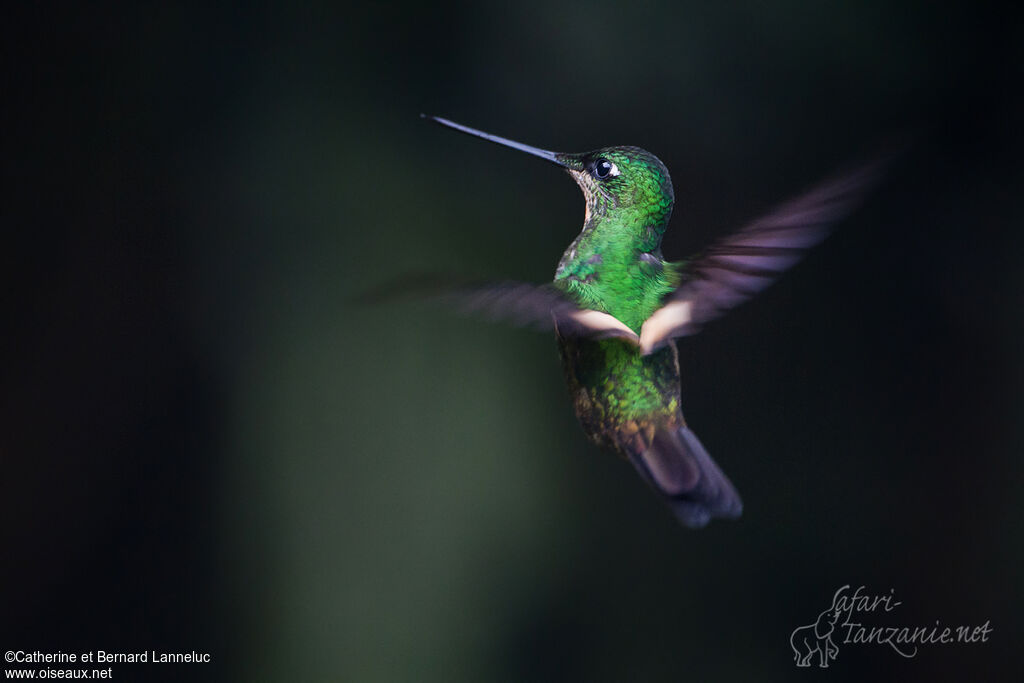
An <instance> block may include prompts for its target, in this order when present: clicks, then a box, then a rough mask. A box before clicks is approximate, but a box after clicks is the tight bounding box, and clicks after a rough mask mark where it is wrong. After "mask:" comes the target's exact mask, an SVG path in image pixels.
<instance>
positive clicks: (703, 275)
mask: <svg viewBox="0 0 1024 683" xmlns="http://www.w3.org/2000/svg"><path fill="white" fill-rule="evenodd" d="M881 167H882V163H881V162H874V163H871V164H867V165H864V166H861V167H859V168H857V169H856V170H854V171H852V172H849V173H846V174H842V175H839V176H836V177H833V178H832V179H830V180H827V181H825V182H824V183H822V184H821V185H818V186H817V187H815V188H814V189H812V190H811V191H810V192H808V193H807V194H805V195H803V196H801V197H798V198H797V199H794V200H792V201H790V202H787V203H786V204H783V205H782V206H780V207H778V208H777V209H775V211H773V212H772V213H770V214H768V215H767V216H764V217H762V218H759V219H758V220H756V221H754V222H753V223H751V224H750V225H748V226H747V227H745V228H743V229H742V230H740V231H739V232H737V233H735V234H733V235H730V236H729V237H727V238H725V239H724V240H722V241H721V242H719V243H718V244H716V245H714V246H712V247H711V248H710V249H708V250H707V251H705V252H704V253H703V254H701V255H699V256H698V257H696V258H694V259H693V260H692V261H690V262H689V263H687V264H686V266H685V269H684V271H683V283H682V284H681V285H680V286H679V287H678V288H677V289H676V290H675V291H674V292H673V293H672V294H670V295H669V297H668V298H667V299H666V301H665V304H664V305H663V306H662V307H661V308H659V309H658V310H657V311H655V312H654V314H652V315H651V317H650V318H648V319H647V321H646V322H645V323H644V325H643V328H642V329H641V331H640V346H641V348H642V349H643V352H644V353H650V352H652V351H654V350H655V349H658V348H660V347H661V346H664V345H665V344H666V343H667V342H668V340H670V339H673V338H675V337H683V336H686V335H690V334H694V333H696V332H698V331H699V330H700V328H701V326H702V325H703V324H704V323H706V322H707V321H709V320H713V319H714V318H717V317H719V316H720V315H722V314H724V313H725V312H726V311H728V310H729V309H731V308H732V307H733V306H736V305H738V304H740V303H742V302H744V301H746V300H747V299H749V298H750V297H752V296H754V295H755V294H757V293H758V292H760V291H761V290H762V289H764V288H765V287H767V286H768V285H770V284H771V283H772V282H773V281H774V280H775V278H777V277H778V276H779V275H780V274H781V273H782V272H783V271H784V270H786V269H787V268H789V267H790V266H792V265H793V264H794V263H796V262H797V261H799V260H800V259H801V257H803V254H804V252H805V251H807V249H809V248H810V247H813V246H814V245H816V244H818V243H819V242H821V241H822V240H823V239H825V237H826V236H828V233H829V232H830V231H831V229H832V226H833V225H834V224H835V222H836V221H838V220H839V219H841V218H843V217H844V216H845V215H847V214H848V213H849V212H850V211H851V210H852V209H853V208H854V207H855V206H856V205H857V204H858V203H859V202H860V200H861V199H862V197H863V196H864V194H865V193H866V191H867V189H868V188H869V187H870V186H871V185H872V183H873V181H874V180H876V179H877V177H878V175H879V171H880V170H881Z"/></svg>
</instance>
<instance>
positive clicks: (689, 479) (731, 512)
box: [628, 427, 743, 529]
mask: <svg viewBox="0 0 1024 683" xmlns="http://www.w3.org/2000/svg"><path fill="white" fill-rule="evenodd" d="M628 454H629V459H630V460H631V461H632V463H633V465H634V466H635V467H636V469H637V471H638V472H639V473H640V476H641V477H642V478H643V479H644V480H645V481H646V482H647V483H648V484H650V485H651V487H653V488H654V490H656V491H657V492H658V493H659V494H661V496H662V497H663V498H664V499H665V501H666V502H667V503H668V504H669V507H671V508H672V511H673V512H675V514H676V517H678V518H679V521H680V522H682V523H683V524H685V525H686V526H688V527H690V528H694V529H698V528H700V527H703V526H705V525H707V523H708V522H709V521H711V519H712V518H713V517H723V518H727V519H735V518H736V517H739V516H740V514H741V513H742V512H743V501H742V500H740V496H739V494H738V493H736V489H735V488H734V487H733V485H732V482H730V481H729V478H728V477H726V476H725V474H723V473H722V470H721V469H719V468H718V465H716V464H715V461H714V460H712V459H711V456H710V455H708V452H707V451H706V450H704V446H703V445H701V443H700V440H699V439H698V438H697V435H696V434H694V433H693V431H691V430H690V428H689V427H677V428H672V429H663V430H661V431H659V432H656V433H655V435H654V438H653V439H652V440H651V443H650V445H649V446H647V448H646V449H636V448H634V449H629V450H628Z"/></svg>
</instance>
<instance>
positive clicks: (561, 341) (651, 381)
mask: <svg viewBox="0 0 1024 683" xmlns="http://www.w3.org/2000/svg"><path fill="white" fill-rule="evenodd" d="M421 116H422V117H423V118H428V119H430V120H432V121H435V122H437V123H439V124H441V125H443V126H447V127H449V128H453V129H455V130H457V131H461V132H463V133H467V134H469V135H473V136H476V137H478V138H482V139H484V140H488V141H490V142H494V143H497V144H499V145H503V146H505V147H510V148H512V149H515V150H518V151H520V152H525V153H527V154H532V155H533V156H536V157H540V158H542V159H546V160H547V161H549V162H551V163H554V164H557V165H558V166H561V167H562V168H564V169H565V170H566V171H568V173H569V175H570V176H572V178H573V179H574V180H575V181H576V183H577V185H579V187H580V189H581V190H582V191H583V197H584V199H585V201H586V211H585V214H584V219H583V229H582V230H581V231H580V233H579V235H578V236H577V237H576V239H574V240H573V241H572V243H571V244H570V245H569V247H568V248H567V249H566V250H565V253H563V254H562V258H561V260H560V261H559V262H558V266H557V268H556V270H555V275H554V279H553V280H552V281H551V282H549V283H544V284H534V283H526V282H510V281H502V282H490V283H488V282H483V283H473V284H462V285H458V286H450V287H446V288H445V292H444V296H445V297H446V298H448V299H450V300H452V301H453V302H454V303H456V304H458V305H459V306H460V307H461V308H462V309H463V310H464V311H465V312H470V313H482V314H485V315H487V316H489V317H491V318H493V319H498V320H504V321H506V322H511V323H514V324H518V325H525V326H534V327H539V328H541V329H547V330H549V331H550V330H553V331H554V334H555V337H556V339H557V342H558V347H559V352H560V356H561V362H562V367H563V370H564V373H565V377H566V381H567V384H568V387H569V392H570V394H571V397H572V401H573V406H574V408H575V412H576V416H577V418H578V420H579V422H580V425H581V426H582V427H583V431H584V432H585V433H586V435H587V436H588V437H589V439H590V440H591V441H593V442H594V443H596V444H597V445H599V446H603V447H606V448H609V449H611V450H614V451H616V452H618V453H619V454H620V455H621V456H622V457H624V458H625V459H627V460H628V461H629V462H630V463H632V464H633V466H634V467H635V468H636V470H637V472H638V473H639V474H640V477H641V478H642V479H643V480H644V481H646V482H647V484H648V485H650V487H651V488H652V489H653V490H654V491H655V492H656V493H657V494H658V495H659V496H660V497H661V498H662V499H663V500H664V501H665V502H666V503H667V504H668V506H669V507H670V508H671V510H672V511H673V512H674V513H675V515H676V517H677V518H678V519H679V521H680V522H682V524H684V525H685V526H687V527H691V528H700V527H703V526H705V525H707V524H708V522H709V521H710V520H711V519H712V518H725V519H734V518H737V517H739V516H740V515H741V513H742V511H743V502H742V500H741V499H740V495H739V493H737V491H736V488H735V487H734V486H733V484H732V482H731V481H730V480H729V478H728V477H726V475H725V474H724V473H723V472H722V470H721V469H720V468H719V466H718V465H717V464H716V463H715V461H714V460H712V458H711V456H710V455H708V452H707V450H705V448H704V446H703V445H702V444H701V442H700V440H699V439H698V438H697V435H696V434H695V433H694V432H693V430H692V429H690V426H689V425H688V424H687V422H686V420H685V419H684V417H683V411H682V402H681V396H680V365H679V353H678V349H677V345H676V341H677V340H678V339H680V338H683V337H687V336H689V335H693V334H694V333H696V332H698V331H699V330H700V329H701V327H702V326H703V325H704V324H705V323H707V322H709V321H711V320H713V319H715V318H717V317H719V316H721V315H722V314H724V313H725V312H726V311H728V310H729V309H731V308H733V307H734V306H736V305H738V304H740V303H742V302H744V301H746V300H747V299H749V298H750V297H751V296H753V295H754V294H756V293H757V292H759V291H761V290H762V289H764V288H765V287H767V286H768V285H769V284H770V283H771V282H772V281H774V280H775V279H776V277H777V276H778V275H779V274H780V273H782V271H784V270H786V269H787V268H789V267H790V266H792V265H793V264H795V263H796V262H797V261H799V260H800V258H801V256H802V255H803V254H804V252H805V251H806V250H807V249H808V248H810V247H812V246H814V245H816V244H818V243H819V242H821V241H822V240H823V239H824V238H825V237H826V236H827V235H828V233H829V231H830V229H831V227H832V226H833V225H834V224H835V223H836V222H837V221H838V220H839V219H841V218H842V217H843V216H845V215H846V214H847V213H848V212H849V211H850V210H851V209H852V208H853V207H854V206H855V205H856V204H857V203H858V202H859V200H860V199H861V198H862V196H863V194H864V192H865V190H866V188H867V187H868V186H869V185H870V184H871V182H872V181H873V180H874V179H875V178H876V177H877V175H878V169H879V165H880V164H879V163H878V162H873V163H868V164H864V165H861V166H859V167H856V168H854V169H853V170H851V171H849V172H846V173H844V174H839V175H836V176H833V177H832V178H830V179H828V180H826V181H824V182H823V183H821V184H819V185H817V186H816V187H814V188H813V189H811V190H810V191H809V192H807V193H805V194H803V195H801V196H799V197H797V198H796V199H793V200H791V201H789V202H786V203H784V204H782V205H780V206H779V207H777V208H776V209H774V210H773V211H771V212H770V213H768V214H767V215H765V216H763V217H761V218H759V219H757V220H754V221H753V222H751V223H749V224H748V225H746V226H745V227H743V228H741V229H740V230H739V231H737V232H735V233H733V234H731V235H729V236H727V237H725V238H724V239H721V240H720V241H718V242H717V243H716V244H713V245H711V246H710V247H709V248H707V249H705V250H704V251H703V252H701V253H698V254H696V255H694V256H692V257H690V258H688V259H685V260H682V261H666V260H665V259H664V257H663V256H662V252H661V242H662V236H663V235H664V233H665V230H666V228H667V227H668V223H669V218H670V217H671V215H672V208H673V205H674V203H675V191H674V189H673V186H672V180H671V178H670V177H669V172H668V169H667V168H666V167H665V164H663V163H662V162H661V160H659V159H658V158H657V157H656V156H654V155H653V154H651V153H650V152H648V151H646V150H643V149H640V148H639V147H631V146H616V147H603V148H601V149H597V150H594V151H590V152H583V153H565V152H553V151H548V150H545V149H540V148H537V147H533V146H530V145H526V144H523V143H521V142H516V141H514V140H509V139H507V138H503V137H499V136H497V135H493V134H490V133H485V132H483V131H480V130H477V129H474V128H469V127H468V126H464V125H461V124H458V123H455V122H453V121H449V120H448V119H444V118H439V117H434V116H426V115H421Z"/></svg>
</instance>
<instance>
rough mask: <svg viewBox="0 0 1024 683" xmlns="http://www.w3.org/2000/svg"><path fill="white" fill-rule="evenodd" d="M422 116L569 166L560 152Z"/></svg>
mask: <svg viewBox="0 0 1024 683" xmlns="http://www.w3.org/2000/svg"><path fill="white" fill-rule="evenodd" d="M420 118H424V119H430V120H432V121H436V122H437V123H440V124H441V125H442V126H448V127H449V128H454V129H455V130H458V131H462V132H463V133H466V134H468V135H475V136H476V137H478V138H483V139H484V140H490V141H491V142H497V143H498V144H499V145H505V146H506V147H511V148H512V149H518V150H519V151H520V152H526V153H527V154H532V155H533V156H535V157H540V158H541V159H547V160H548V161H552V162H554V163H556V164H558V165H559V166H563V167H566V166H567V164H566V163H565V162H564V161H562V160H561V159H559V158H558V157H559V156H561V155H560V154H559V153H558V152H549V151H548V150H546V149H540V148H538V147H531V146H530V145H524V144H523V143H521V142H516V141H515V140H509V139H508V138H503V137H499V136H497V135H491V134H490V133H485V132H483V131H482V130H477V129H476V128H470V127H469V126H463V125H462V124H460V123H455V122H454V121H449V120H448V119H442V118H440V117H438V116H427V115H426V114H420Z"/></svg>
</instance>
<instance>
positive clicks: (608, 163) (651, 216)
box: [556, 147, 675, 242]
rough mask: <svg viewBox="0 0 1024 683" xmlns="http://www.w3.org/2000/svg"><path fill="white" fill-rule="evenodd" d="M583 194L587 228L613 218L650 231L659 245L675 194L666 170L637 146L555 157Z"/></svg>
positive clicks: (654, 157) (624, 224)
mask: <svg viewBox="0 0 1024 683" xmlns="http://www.w3.org/2000/svg"><path fill="white" fill-rule="evenodd" d="M556 158H557V159H558V161H559V162H561V163H562V165H563V166H565V167H566V168H567V169H568V171H569V174H570V175H571V176H572V177H573V178H574V179H575V180H576V183H577V184H578V185H579V186H580V189H581V190H583V196H584V198H585V199H586V201H587V214H586V219H585V222H586V224H587V225H593V224H597V223H602V222H605V221H607V220H614V221H615V222H616V223H618V224H620V225H622V226H624V227H627V228H635V229H637V230H647V231H650V232H653V233H655V235H656V237H657V239H658V241H659V242H660V237H661V234H662V233H663V232H664V231H665V226H666V225H667V224H668V219H669V216H670V215H671V214H672V205H673V203H674V201H675V193H674V192H673V190H672V179H671V178H670V177H669V174H668V169H667V168H665V164H663V163H662V162H661V160H660V159H658V157H656V156H654V155H653V154H651V153H650V152H648V151H647V150H644V149H640V148H639V147H604V148H602V149H598V150H594V151H593V152H585V153H583V154H556Z"/></svg>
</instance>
